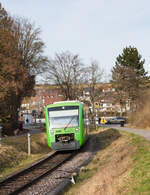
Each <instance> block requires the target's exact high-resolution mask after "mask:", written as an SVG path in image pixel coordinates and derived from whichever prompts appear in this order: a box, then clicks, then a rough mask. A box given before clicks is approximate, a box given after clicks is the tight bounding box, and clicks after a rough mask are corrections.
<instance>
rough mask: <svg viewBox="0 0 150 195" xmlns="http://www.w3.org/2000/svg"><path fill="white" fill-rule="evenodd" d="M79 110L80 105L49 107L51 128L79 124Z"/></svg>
mask: <svg viewBox="0 0 150 195" xmlns="http://www.w3.org/2000/svg"><path fill="white" fill-rule="evenodd" d="M78 110H79V107H78V106H61V107H54V108H48V116H49V124H50V129H56V128H67V127H77V126H79V111H78Z"/></svg>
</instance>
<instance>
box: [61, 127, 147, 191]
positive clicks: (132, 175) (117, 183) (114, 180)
mask: <svg viewBox="0 0 150 195" xmlns="http://www.w3.org/2000/svg"><path fill="white" fill-rule="evenodd" d="M95 141H96V142H95V143H93V144H95V145H97V143H98V142H99V143H101V144H99V146H96V150H97V151H98V152H97V154H96V155H95V157H94V159H93V160H92V161H91V162H90V164H89V165H88V166H86V167H82V168H81V169H80V172H79V175H78V177H77V179H76V184H75V185H72V186H71V188H69V189H68V191H67V192H65V195H71V194H72V195H73V194H87V195H88V194H91V195H92V194H95V195H96V194H103V195H105V194H114V195H117V194H121V195H123V194H132V195H136V194H139V195H142V194H147V195H148V194H150V143H149V142H148V141H146V140H145V139H144V138H142V137H140V136H138V135H135V134H131V133H125V132H122V131H117V130H114V129H109V130H106V131H103V132H100V133H97V134H96V139H95ZM98 147H99V150H98Z"/></svg>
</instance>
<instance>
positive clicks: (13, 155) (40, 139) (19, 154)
mask: <svg viewBox="0 0 150 195" xmlns="http://www.w3.org/2000/svg"><path fill="white" fill-rule="evenodd" d="M49 152H50V149H49V147H48V146H47V140H46V134H45V133H40V134H35V135H31V155H30V156H28V145H27V136H18V137H9V138H5V139H3V140H2V145H1V147H0V178H3V177H5V176H7V175H9V174H12V173H13V172H15V171H18V170H20V169H22V168H24V167H26V166H28V165H29V164H30V163H33V162H34V161H36V160H38V159H39V158H41V157H43V156H45V155H46V154H47V153H49Z"/></svg>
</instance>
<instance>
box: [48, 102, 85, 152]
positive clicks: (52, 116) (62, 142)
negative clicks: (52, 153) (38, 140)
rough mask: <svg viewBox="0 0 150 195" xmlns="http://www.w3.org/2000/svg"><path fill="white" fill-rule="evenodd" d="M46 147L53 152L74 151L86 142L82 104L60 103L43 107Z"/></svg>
mask: <svg viewBox="0 0 150 195" xmlns="http://www.w3.org/2000/svg"><path fill="white" fill-rule="evenodd" d="M45 118H46V132H47V141H48V146H49V147H50V148H52V149H54V150H76V149H79V148H80V147H81V146H82V145H83V144H84V143H85V141H86V139H87V136H88V132H87V129H86V128H85V127H86V126H85V125H84V110H83V103H81V102H79V101H62V102H55V103H54V104H50V105H47V106H46V107H45Z"/></svg>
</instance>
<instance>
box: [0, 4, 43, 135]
mask: <svg viewBox="0 0 150 195" xmlns="http://www.w3.org/2000/svg"><path fill="white" fill-rule="evenodd" d="M0 17H1V19H2V20H0V40H1V41H0V84H1V86H2V87H1V90H0V107H1V109H0V110H1V112H0V116H1V117H3V118H6V117H7V116H9V118H10V121H9V123H10V130H11V132H6V133H8V134H9V133H11V134H12V133H13V129H15V128H16V127H17V123H18V111H19V108H20V105H21V101H22V99H23V98H24V97H26V96H30V95H31V94H32V92H33V88H34V84H35V76H36V74H37V73H38V71H39V68H40V66H42V64H43V63H45V61H46V58H45V57H43V55H42V52H43V46H44V44H43V42H42V41H41V39H40V38H39V35H40V30H39V29H36V28H35V27H34V25H32V24H30V22H28V21H27V20H26V19H18V18H17V19H14V18H12V17H10V16H8V14H7V12H6V11H5V10H4V9H3V8H2V7H1V5H0Z"/></svg>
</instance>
